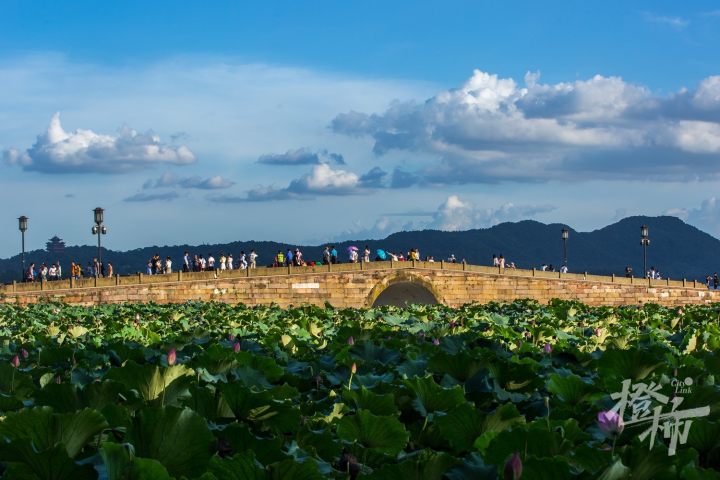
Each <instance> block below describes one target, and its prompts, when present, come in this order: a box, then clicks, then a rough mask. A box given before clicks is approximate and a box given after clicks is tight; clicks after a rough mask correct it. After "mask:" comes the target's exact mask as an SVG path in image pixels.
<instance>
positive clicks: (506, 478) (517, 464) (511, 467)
mask: <svg viewBox="0 0 720 480" xmlns="http://www.w3.org/2000/svg"><path fill="white" fill-rule="evenodd" d="M522 471H523V464H522V460H521V459H520V454H518V453H517V452H515V453H514V454H513V456H512V457H510V458H509V459H508V461H507V462H505V468H504V469H503V480H519V479H520V477H521V476H522Z"/></svg>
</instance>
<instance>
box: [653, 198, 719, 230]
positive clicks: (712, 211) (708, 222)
mask: <svg viewBox="0 0 720 480" xmlns="http://www.w3.org/2000/svg"><path fill="white" fill-rule="evenodd" d="M665 214H666V215H672V216H674V217H678V218H681V219H682V220H684V221H685V222H687V223H689V224H691V225H694V226H696V227H698V228H700V229H702V230H705V231H706V232H708V233H710V234H712V235H714V236H715V237H717V238H720V199H718V197H714V196H713V197H710V198H707V199H705V200H703V201H702V203H701V204H700V206H699V207H696V208H671V209H669V210H667V211H666V212H665Z"/></svg>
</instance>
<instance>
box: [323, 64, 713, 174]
mask: <svg viewBox="0 0 720 480" xmlns="http://www.w3.org/2000/svg"><path fill="white" fill-rule="evenodd" d="M331 126H332V128H333V130H334V131H335V132H337V133H343V134H346V135H349V136H355V137H358V136H360V137H362V136H368V137H370V138H372V140H373V141H374V146H373V151H374V152H375V154H377V155H384V154H386V153H388V152H391V151H399V152H412V153H414V154H420V155H426V156H430V157H432V156H434V157H436V158H438V157H439V158H440V163H439V164H436V165H434V166H432V167H429V168H428V167H419V168H418V169H417V171H415V172H412V171H408V170H407V169H404V170H403V171H401V172H399V173H403V174H404V175H405V177H407V178H405V177H403V178H404V179H405V180H404V181H402V182H399V183H402V184H403V185H404V186H407V185H408V182H409V183H410V184H415V183H425V184H453V183H473V182H498V181H508V180H509V181H523V182H542V181H548V180H557V179H559V180H573V181H576V180H579V179H580V180H582V179H588V178H592V179H636V178H642V179H655V180H663V181H676V180H681V181H684V180H688V179H705V180H707V179H715V178H720V162H718V161H717V154H718V153H720V77H708V78H706V79H704V80H703V81H702V82H700V84H699V85H698V87H697V88H696V89H695V90H694V91H688V90H681V91H679V92H677V93H676V94H673V95H670V96H668V97H659V96H656V95H654V94H653V93H652V92H650V91H649V90H648V89H647V88H645V87H643V86H640V85H633V84H630V83H627V82H625V81H624V80H623V79H622V78H619V77H604V76H601V75H596V76H594V77H592V78H590V79H588V80H577V81H574V82H569V83H555V84H543V83H540V82H539V74H537V73H532V74H528V75H526V84H525V86H522V87H521V86H519V85H518V84H517V83H516V82H515V81H514V80H513V79H511V78H507V79H502V78H499V77H498V76H497V75H491V74H489V73H486V72H482V71H480V70H476V71H475V72H474V73H473V76H472V77H471V78H470V79H469V80H468V81H467V82H466V83H465V84H464V85H463V86H461V87H460V88H457V89H453V90H446V91H442V92H439V93H438V94H437V95H435V96H434V97H432V98H430V99H429V100H427V101H425V102H423V103H417V102H405V103H395V104H392V105H391V106H390V107H389V108H388V109H387V110H386V111H385V112H383V113H380V114H363V113H358V112H349V113H344V114H340V115H338V116H336V117H335V119H334V120H333V121H332V123H331Z"/></svg>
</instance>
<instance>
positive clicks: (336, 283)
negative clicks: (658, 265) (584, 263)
mask: <svg viewBox="0 0 720 480" xmlns="http://www.w3.org/2000/svg"><path fill="white" fill-rule="evenodd" d="M216 277H217V278H216ZM408 281H409V282H413V283H416V284H420V285H423V286H424V287H425V288H427V289H428V290H429V291H431V292H432V293H433V295H435V297H436V298H437V299H438V301H439V302H440V303H444V304H447V305H451V306H457V305H462V304H464V303H469V302H481V303H486V302H490V301H511V300H514V299H519V298H532V299H535V300H538V301H540V302H543V303H545V302H548V301H549V300H551V299H553V298H562V299H573V300H579V301H581V302H584V303H587V304H589V305H627V304H640V303H647V302H654V303H660V304H664V305H685V304H698V303H711V302H716V301H720V291H717V292H716V291H709V290H707V289H706V288H705V287H704V286H703V285H699V284H695V283H694V282H686V281H670V280H658V281H650V280H645V279H629V278H620V277H602V276H592V275H585V274H559V273H557V272H540V271H533V270H509V269H507V270H504V271H502V272H501V271H500V270H498V269H497V268H491V267H481V266H474V265H461V264H447V263H442V262H437V263H425V262H415V263H414V264H413V262H377V263H376V262H372V263H369V264H341V265H331V266H319V267H307V268H305V267H303V268H260V269H255V270H251V271H247V270H237V271H230V272H222V274H219V273H216V272H202V273H190V274H183V273H175V274H171V275H155V276H150V277H148V276H143V275H137V276H131V277H114V278H101V279H94V278H91V279H85V280H81V281H73V282H70V281H68V280H65V281H61V282H51V283H43V284H39V283H36V284H16V285H8V286H5V287H4V288H2V289H0V302H5V303H18V304H28V303H36V302H47V301H60V302H66V303H71V304H82V305H92V304H100V303H121V302H133V303H134V302H156V303H182V302H186V301H189V300H202V301H220V302H228V303H245V304H248V305H258V304H269V303H276V304H278V305H281V306H289V305H300V304H307V303H310V304H316V305H323V304H324V303H325V302H329V303H330V304H332V305H334V306H336V307H366V306H371V305H372V303H373V301H374V300H375V299H376V298H377V297H378V295H380V293H381V292H382V291H383V290H384V289H385V288H387V287H388V286H389V285H391V284H393V283H396V282H408Z"/></svg>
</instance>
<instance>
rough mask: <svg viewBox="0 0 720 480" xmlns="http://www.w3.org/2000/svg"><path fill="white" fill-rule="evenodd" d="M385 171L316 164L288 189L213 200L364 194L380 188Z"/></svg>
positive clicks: (215, 196) (254, 190) (270, 188)
mask: <svg viewBox="0 0 720 480" xmlns="http://www.w3.org/2000/svg"><path fill="white" fill-rule="evenodd" d="M384 176H385V172H383V171H382V170H380V169H378V168H375V169H373V170H371V171H369V172H368V173H366V174H365V175H363V176H358V175H357V174H355V173H353V172H349V171H346V170H340V169H337V170H334V169H333V168H332V167H331V166H330V165H328V164H326V163H321V164H319V165H315V166H314V167H313V168H312V170H311V171H310V172H309V173H306V174H305V175H303V176H301V177H300V178H297V179H295V180H292V181H291V182H290V184H289V185H288V186H287V187H285V188H275V187H259V188H255V189H253V190H250V191H248V192H247V194H246V196H236V195H213V196H210V197H208V199H209V200H211V201H214V202H220V203H235V202H265V201H272V200H295V199H297V200H307V199H312V198H315V197H316V196H324V195H336V196H345V195H363V194H367V193H369V192H370V189H371V188H374V187H377V186H378V185H379V184H380V182H381V181H382V178H383V177H384Z"/></svg>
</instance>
